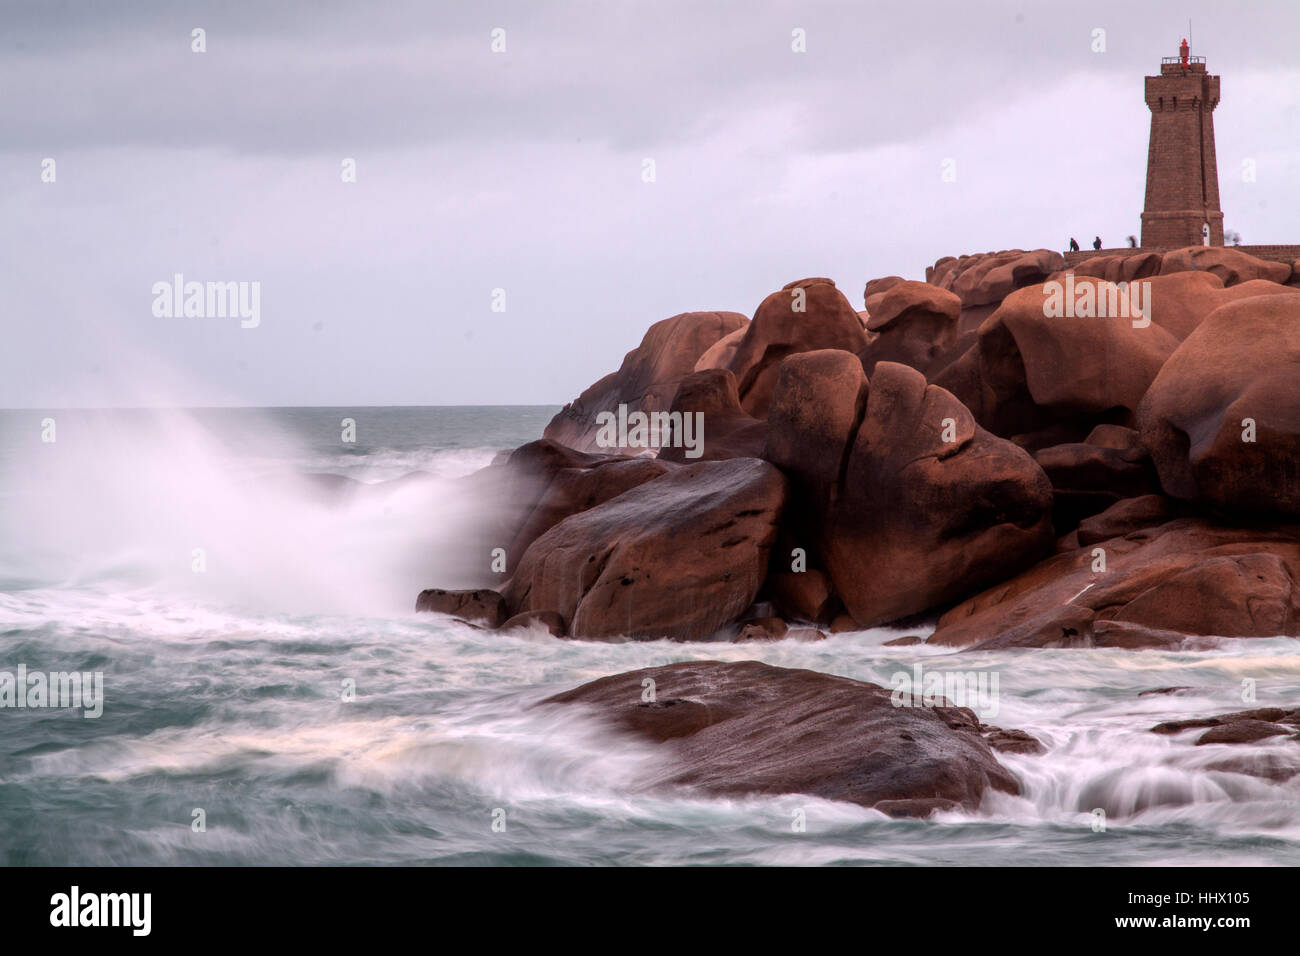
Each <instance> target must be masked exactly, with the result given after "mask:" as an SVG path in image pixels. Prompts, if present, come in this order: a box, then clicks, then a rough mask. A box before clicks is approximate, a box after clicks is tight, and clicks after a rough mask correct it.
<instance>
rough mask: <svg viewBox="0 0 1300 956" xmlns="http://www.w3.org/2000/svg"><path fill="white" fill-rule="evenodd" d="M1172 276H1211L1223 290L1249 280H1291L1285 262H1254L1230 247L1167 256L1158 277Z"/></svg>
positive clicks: (1174, 252)
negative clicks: (1190, 273)
mask: <svg viewBox="0 0 1300 956" xmlns="http://www.w3.org/2000/svg"><path fill="white" fill-rule="evenodd" d="M1172 272H1212V273H1213V274H1214V275H1216V276H1218V277H1219V278H1220V279H1222V280H1223V284H1224V285H1226V286H1233V285H1236V284H1237V283H1239V282H1245V281H1247V280H1249V279H1268V280H1270V281H1272V282H1279V283H1281V282H1286V281H1287V280H1288V279H1290V278H1291V267H1290V266H1289V265H1287V264H1286V263H1285V262H1272V261H1270V260H1268V259H1257V258H1255V257H1254V256H1252V255H1249V254H1247V253H1245V252H1242V251H1241V250H1240V249H1233V248H1232V247H1231V246H1187V247H1185V248H1183V249H1174V250H1172V251H1170V252H1166V253H1165V254H1164V257H1163V258H1162V260H1161V264H1160V274H1161V275H1169V274H1170V273H1172Z"/></svg>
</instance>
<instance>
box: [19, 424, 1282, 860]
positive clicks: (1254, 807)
mask: <svg viewBox="0 0 1300 956" xmlns="http://www.w3.org/2000/svg"><path fill="white" fill-rule="evenodd" d="M553 412H554V409H553V408H430V409H411V408H397V409H352V410H348V409H262V410H258V409H238V410H203V411H197V412H192V413H157V412H144V411H139V412H57V411H56V412H48V411H6V412H0V478H2V479H3V480H2V481H0V670H10V671H12V670H14V669H15V668H16V667H17V665H18V664H19V663H23V664H25V665H26V666H27V667H28V669H29V671H34V670H45V671H66V670H72V669H79V670H87V671H94V670H99V671H103V673H104V675H105V684H106V704H105V709H104V713H103V716H102V717H101V718H99V719H97V720H87V719H84V718H83V717H82V716H81V714H80V712H78V711H74V710H55V709H47V710H30V709H29V710H17V709H0V731H2V732H0V862H5V863H8V864H66V865H100V864H146V863H181V864H270V863H303V864H308V863H341V864H355V863H442V864H454V863H481V864H485V863H497V864H508V863H553V864H617V863H634V864H683V863H733V864H736V863H773V864H847V863H881V864H972V865H982V864H1093V865H1107V864H1110V865H1130V864H1143V865H1153V864H1229V865H1259V864H1284V865H1296V864H1300V777H1296V778H1293V779H1292V780H1291V781H1289V782H1286V783H1275V782H1269V781H1266V780H1262V779H1258V778H1253V777H1247V776H1244V775H1241V774H1231V773H1225V772H1223V771H1222V770H1218V769H1215V767H1214V764H1216V763H1217V762H1218V761H1221V760H1223V759H1224V758H1225V757H1239V756H1242V755H1243V754H1244V755H1261V756H1262V757H1268V758H1270V759H1273V760H1275V761H1277V762H1278V763H1279V764H1281V765H1283V766H1296V765H1297V761H1300V758H1297V757H1295V756H1292V755H1291V752H1292V750H1300V748H1297V747H1296V745H1295V744H1294V743H1292V742H1290V741H1285V740H1278V739H1274V740H1272V741H1265V742H1262V743H1260V744H1258V745H1253V746H1251V747H1246V748H1242V747H1231V748H1230V747H1226V746H1213V747H1195V746H1193V743H1192V741H1194V739H1195V736H1196V734H1195V733H1194V732H1193V733H1190V734H1184V735H1179V736H1176V737H1172V738H1171V737H1165V736H1159V735H1155V734H1151V733H1149V732H1148V728H1149V727H1151V726H1152V725H1153V724H1155V723H1158V722H1159V721H1161V720H1167V719H1171V718H1173V717H1177V716H1193V715H1195V716H1199V715H1203V714H1207V713H1218V712H1222V711H1227V710H1237V709H1242V708H1243V707H1245V706H1247V705H1245V704H1243V703H1242V700H1241V687H1242V680H1243V679H1246V678H1249V679H1252V680H1254V681H1255V682H1256V686H1257V692H1258V705H1259V706H1265V705H1275V704H1276V705H1282V704H1286V705H1289V706H1294V705H1295V704H1296V702H1297V701H1298V700H1300V653H1297V649H1296V647H1297V645H1296V643H1295V642H1294V641H1291V640H1286V639H1277V640H1251V641H1242V642H1238V643H1236V644H1229V645H1226V646H1225V647H1224V648H1221V649H1218V650H1212V651H1202V652H1195V653H1166V652H1125V651H1101V650H1096V651H1078V650H1076V651H1048V650H1034V651H1021V652H1016V651H1002V652H989V653H981V654H961V655H952V654H948V653H943V652H939V651H938V649H927V648H926V647H924V646H918V647H895V648H889V647H883V646H882V645H883V643H884V642H885V641H886V640H889V639H890V638H892V637H896V636H898V635H899V634H900V633H903V632H900V631H890V630H887V629H877V630H873V631H868V632H864V633H860V634H845V635H836V636H834V637H832V638H830V639H829V640H827V641H824V642H818V643H804V642H787V643H776V644H745V645H730V644H721V645H720V644H679V643H671V642H666V641H656V642H649V643H624V644H608V643H583V642H577V641H565V640H556V639H554V638H551V637H549V636H548V635H546V634H544V633H542V632H537V633H532V634H516V635H512V636H506V635H501V634H493V633H490V632H485V631H480V630H476V629H473V628H470V627H468V626H464V625H461V624H458V623H455V622H450V621H446V620H444V619H440V618H434V617H432V616H428V615H418V616H417V615H415V614H414V613H413V612H412V611H411V605H412V601H413V599H414V596H415V593H416V592H417V591H418V590H419V589H420V588H421V587H426V586H429V585H433V584H437V583H439V582H438V578H437V570H436V568H437V564H438V556H439V553H440V549H446V548H449V547H454V546H455V541H456V534H457V528H458V527H459V524H458V522H459V521H461V520H466V519H467V516H472V514H473V513H474V509H475V507H477V503H474V502H467V501H465V500H464V491H463V487H462V486H461V485H458V484H457V482H456V481H455V478H456V477H457V476H460V475H464V474H466V473H468V472H470V471H472V470H474V469H476V468H478V467H481V466H482V465H485V464H487V462H489V461H490V460H491V458H492V456H493V455H494V454H495V453H496V452H497V451H498V450H500V449H503V448H509V447H514V446H515V445H518V444H520V443H522V442H524V441H527V440H529V439H531V438H534V437H537V435H539V434H540V432H541V428H542V426H543V425H544V423H545V422H546V421H547V420H548V419H549V417H550V415H551V414H553ZM47 417H53V418H54V419H55V421H56V427H57V440H56V441H55V442H53V443H45V442H42V441H41V440H40V439H41V421H42V419H44V418H47ZM349 417H350V418H353V419H354V420H355V421H356V424H357V441H356V442H355V443H354V444H347V443H343V442H341V440H340V438H341V429H342V425H341V422H342V420H343V419H344V418H349ZM413 471H414V472H424V473H428V474H430V475H432V476H433V478H432V479H430V480H428V481H423V482H415V483H402V482H399V483H397V485H395V486H393V487H392V488H391V489H390V490H385V489H386V488H387V487H388V486H384V485H379V484H375V483H377V482H383V481H387V480H390V479H394V478H399V477H402V476H403V475H406V474H408V473H410V472H413ZM322 473H323V474H331V475H339V476H345V477H347V478H350V479H355V480H358V481H362V482H367V483H370V488H369V489H368V491H369V493H366V494H360V495H354V496H350V497H349V496H343V497H340V496H339V495H337V494H335V493H333V492H332V491H330V490H329V489H328V488H326V490H325V493H322V489H321V486H320V484H319V479H312V478H308V477H304V476H307V475H312V474H322ZM195 548H201V549H202V550H203V553H204V557H205V561H206V569H205V570H204V571H203V572H202V573H195V572H194V570H193V561H194V557H193V550H194V549H195ZM909 633H916V632H915V631H911V632H909ZM687 659H724V660H742V659H758V660H764V661H767V662H769V663H772V664H777V665H782V666H790V667H806V668H811V669H814V670H819V671H825V672H828V673H835V674H842V675H845V676H848V677H854V678H858V679H861V680H871V681H876V682H878V683H881V684H884V685H887V686H888V685H889V684H890V679H891V676H892V675H893V674H894V673H895V672H897V671H900V670H910V668H911V667H912V665H913V664H914V663H915V662H917V661H924V664H925V666H926V667H927V668H934V669H949V668H952V669H960V670H974V669H980V670H993V671H995V672H996V673H997V674H998V675H999V678H1000V681H999V690H1000V699H999V713H998V715H997V717H996V719H994V720H993V722H994V723H996V724H998V725H999V726H1003V727H1019V728H1023V729H1025V730H1028V731H1030V732H1031V733H1033V734H1034V735H1035V736H1037V737H1039V738H1040V739H1041V740H1043V742H1044V743H1046V744H1047V745H1048V747H1049V751H1048V753H1047V754H1045V755H1042V756H1033V757H1031V756H1004V758H1003V759H1004V761H1005V762H1006V763H1007V765H1008V766H1009V767H1010V768H1011V769H1012V770H1013V772H1015V773H1016V775H1017V776H1018V777H1019V778H1020V779H1021V781H1022V784H1023V786H1024V796H1022V797H1019V798H1012V797H1007V796H1004V795H995V796H993V797H991V798H990V799H989V800H988V801H987V802H986V804H985V806H983V807H982V808H981V809H980V810H979V811H978V812H975V813H960V814H946V815H942V816H940V817H938V818H936V819H932V820H927V821H896V820H889V819H887V818H885V817H884V816H882V815H881V814H878V813H875V812H873V811H869V810H864V809H861V808H858V807H855V806H851V805H844V804H834V803H829V802H825V801H819V800H815V799H812V798H808V797H802V796H785V797H774V798H754V799H745V800H730V799H713V798H703V797H699V796H694V795H690V794H681V793H663V792H648V791H646V790H645V789H644V788H643V787H642V786H641V781H642V780H643V779H645V778H647V777H648V776H650V774H651V772H652V770H653V768H654V766H655V762H656V761H657V760H659V759H661V755H660V754H658V753H657V752H656V750H655V748H653V747H650V746H648V745H644V744H640V743H637V742H634V741H629V740H627V739H623V738H620V737H613V736H611V735H610V734H609V733H608V732H606V731H605V730H604V729H603V728H602V727H600V726H598V725H595V724H593V723H591V722H590V721H589V720H588V718H586V717H584V716H582V715H581V714H577V713H573V712H569V711H566V710H557V709H555V708H530V707H529V705H530V704H532V703H534V702H536V701H538V700H540V699H541V698H543V697H545V696H546V695H547V694H550V693H553V692H555V691H557V690H560V689H564V688H569V687H572V686H575V685H577V684H579V683H582V682H584V681H587V680H590V679H593V678H596V677H600V676H603V675H606V674H611V673H616V672H619V671H624V670H629V669H632V668H637V667H646V666H652V665H659V664H666V663H669V662H672V661H676V660H687ZM349 681H350V682H353V683H354V686H355V700H352V701H350V702H345V701H344V700H343V699H342V698H343V689H344V687H345V682H349ZM1172 685H1180V686H1186V687H1188V688H1189V689H1188V690H1186V691H1183V692H1181V693H1179V694H1177V695H1164V694H1162V695H1150V696H1142V697H1139V696H1138V695H1139V692H1140V691H1142V690H1146V689H1151V688H1158V687H1169V686H1172ZM1097 807H1101V808H1103V809H1105V811H1106V814H1107V820H1106V823H1107V825H1106V830H1105V832H1094V828H1093V826H1092V824H1093V820H1094V817H1093V815H1092V814H1091V813H1090V811H1091V810H1092V809H1094V808H1097ZM199 808H201V809H202V810H203V811H204V814H205V816H206V825H207V829H206V831H205V832H195V831H194V830H193V829H192V828H191V822H192V819H193V814H194V811H195V810H196V809H199ZM795 809H802V810H803V811H804V813H805V815H806V818H807V830H806V832H803V833H796V832H793V830H792V827H791V820H792V813H793V811H794V810H795ZM496 810H500V811H504V814H505V819H506V829H505V831H504V832H494V830H493V828H492V821H493V812H494V811H496Z"/></svg>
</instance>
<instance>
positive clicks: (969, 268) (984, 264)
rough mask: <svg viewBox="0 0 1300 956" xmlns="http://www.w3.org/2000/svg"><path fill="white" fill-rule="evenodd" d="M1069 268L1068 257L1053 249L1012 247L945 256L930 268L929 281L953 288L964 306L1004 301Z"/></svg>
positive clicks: (927, 274)
mask: <svg viewBox="0 0 1300 956" xmlns="http://www.w3.org/2000/svg"><path fill="white" fill-rule="evenodd" d="M1063 268H1065V257H1064V256H1062V255H1061V254H1060V253H1059V252H1054V251H1052V250H1051V249H1034V250H1032V251H1029V252H1026V251H1025V250H1023V249H1010V250H1006V251H1003V252H987V253H983V254H977V255H973V256H961V257H959V258H957V259H953V258H951V257H945V258H943V259H940V260H939V261H938V262H936V263H935V264H934V266H933V268H932V269H931V270H927V271H926V281H927V282H930V283H932V284H934V285H937V286H938V287H939V288H941V289H949V290H951V291H952V292H954V293H955V294H956V295H957V296H958V298H960V299H961V304H962V307H963V308H969V307H972V306H981V305H990V304H992V303H996V302H1001V301H1002V300H1003V299H1005V298H1006V297H1007V296H1008V295H1010V294H1011V293H1012V292H1014V291H1016V290H1017V289H1023V288H1024V287H1025V286H1030V285H1036V284H1038V283H1041V282H1043V281H1044V280H1046V279H1047V277H1048V276H1050V275H1051V274H1052V273H1054V272H1057V271H1059V270H1061V269H1063Z"/></svg>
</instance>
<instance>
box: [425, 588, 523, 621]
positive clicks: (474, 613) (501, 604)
mask: <svg viewBox="0 0 1300 956" xmlns="http://www.w3.org/2000/svg"><path fill="white" fill-rule="evenodd" d="M415 609H416V611H432V612H434V613H437V614H449V615H451V616H452V617H458V618H460V619H461V620H462V621H468V622H471V623H473V622H481V623H484V624H486V625H487V626H488V627H500V626H501V625H502V623H504V621H505V619H506V604H505V600H504V599H503V598H502V597H501V595H500V594H498V593H497V592H496V591H493V590H491V589H489V588H477V589H475V590H467V591H444V590H443V589H442V588H426V589H425V590H423V591H421V592H420V594H419V597H417V598H416V599H415Z"/></svg>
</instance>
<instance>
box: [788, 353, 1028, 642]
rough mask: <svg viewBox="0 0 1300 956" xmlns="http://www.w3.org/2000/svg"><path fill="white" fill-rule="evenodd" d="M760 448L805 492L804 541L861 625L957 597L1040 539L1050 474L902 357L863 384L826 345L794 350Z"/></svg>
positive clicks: (1016, 564) (1023, 558)
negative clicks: (808, 518)
mask: <svg viewBox="0 0 1300 956" xmlns="http://www.w3.org/2000/svg"><path fill="white" fill-rule="evenodd" d="M770 425H771V431H770V432H769V435H768V450H767V457H768V459H769V460H770V461H772V462H774V463H775V464H777V465H778V466H780V467H781V468H782V469H783V470H784V471H785V472H786V473H787V474H788V475H789V476H790V477H791V479H792V480H793V481H794V482H795V485H796V487H797V488H799V489H800V493H801V496H802V497H804V498H805V499H806V500H808V501H810V502H811V503H812V504H813V507H814V509H815V524H814V528H813V531H812V533H813V534H814V535H815V538H814V540H811V541H809V547H810V550H814V551H816V553H817V557H818V558H819V561H818V564H819V566H822V567H824V568H825V569H826V571H827V573H828V575H829V577H830V580H831V581H832V583H833V585H834V590H835V593H836V594H838V595H839V597H840V598H841V600H842V601H843V602H844V606H845V608H846V609H847V611H848V613H849V614H850V615H851V616H852V618H853V620H854V621H855V622H856V623H857V624H858V626H860V627H871V626H874V625H877V624H882V623H885V622H887V621H892V620H896V619H899V618H902V617H906V616H908V615H911V614H915V613H918V612H921V611H925V610H928V609H930V608H933V607H935V606H937V605H942V604H944V603H947V602H950V601H953V600H956V599H957V598H959V597H961V596H963V595H964V594H968V593H970V592H971V591H974V590H976V589H978V588H981V587H984V586H986V585H987V584H989V583H991V582H992V581H995V580H998V579H1000V578H1003V577H1005V576H1006V575H1007V574H1009V573H1013V569H1017V568H1020V567H1023V566H1025V565H1027V564H1029V563H1031V562H1032V561H1034V560H1035V559H1037V558H1038V557H1041V556H1042V555H1043V554H1045V553H1046V552H1047V551H1048V550H1050V546H1051V542H1052V523H1051V516H1050V510H1051V504H1052V492H1051V485H1050V484H1049V483H1048V481H1047V478H1046V476H1045V475H1044V474H1043V472H1042V470H1041V469H1040V468H1039V467H1038V466H1037V465H1036V464H1035V463H1034V461H1033V459H1032V458H1030V456H1029V455H1028V453H1026V452H1025V451H1023V450H1022V449H1020V448H1018V447H1016V446H1015V445H1012V444H1011V443H1010V442H1007V441H1004V440H1002V439H999V438H997V437H995V436H993V435H991V434H989V433H988V432H986V431H985V430H984V429H982V428H980V427H979V426H978V425H976V423H975V421H974V419H973V418H972V417H971V415H970V413H969V412H968V411H967V410H966V408H965V407H964V406H962V404H961V403H960V402H958V401H957V400H956V399H955V398H954V397H953V396H952V395H951V394H950V393H948V392H946V391H944V390H943V389H941V388H936V387H934V386H931V385H927V384H926V381H925V377H924V376H923V375H921V373H920V372H917V371H916V370H915V369H911V368H908V367H906V366H903V365H898V364H896V363H892V362H882V363H880V364H878V365H876V367H875V372H874V374H873V375H872V377H871V380H870V384H869V385H868V383H867V382H866V381H865V379H864V378H863V377H862V376H861V372H860V371H858V372H857V373H856V377H855V372H854V369H853V367H852V365H851V364H849V362H848V361H847V360H846V359H844V358H842V357H839V356H837V355H836V354H835V353H814V354H811V355H802V356H793V357H791V358H790V359H787V361H786V363H784V365H783V368H782V375H781V378H780V381H779V384H778V392H777V394H776V395H775V397H774V399H773V403H772V415H771V417H770Z"/></svg>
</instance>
